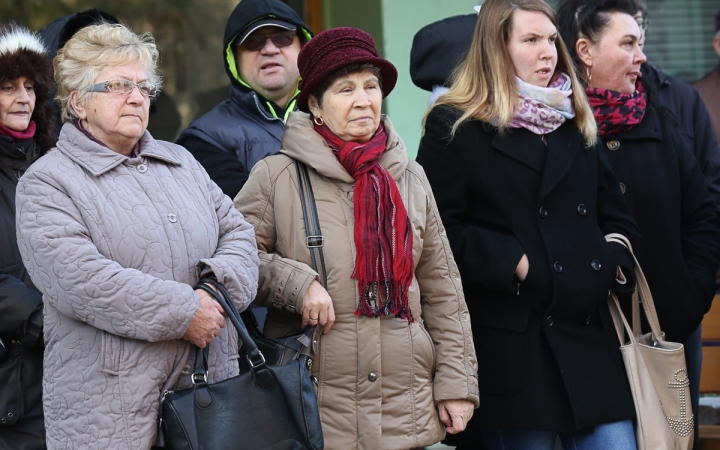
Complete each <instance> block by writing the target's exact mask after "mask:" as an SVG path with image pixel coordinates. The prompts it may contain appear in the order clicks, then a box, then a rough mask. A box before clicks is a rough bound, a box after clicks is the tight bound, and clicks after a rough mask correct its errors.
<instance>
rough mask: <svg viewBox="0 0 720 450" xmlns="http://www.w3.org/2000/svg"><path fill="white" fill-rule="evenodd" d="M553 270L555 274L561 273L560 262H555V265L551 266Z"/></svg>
mask: <svg viewBox="0 0 720 450" xmlns="http://www.w3.org/2000/svg"><path fill="white" fill-rule="evenodd" d="M553 269H555V272H557V273H560V272H562V264H560V261H555V264H553Z"/></svg>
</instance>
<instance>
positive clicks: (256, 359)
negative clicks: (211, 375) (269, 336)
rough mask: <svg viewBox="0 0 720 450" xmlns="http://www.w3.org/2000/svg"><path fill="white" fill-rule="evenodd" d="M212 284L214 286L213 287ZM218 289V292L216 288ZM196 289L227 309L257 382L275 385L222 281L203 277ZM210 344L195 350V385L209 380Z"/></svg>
mask: <svg viewBox="0 0 720 450" xmlns="http://www.w3.org/2000/svg"><path fill="white" fill-rule="evenodd" d="M211 286H212V287H211ZM213 287H214V288H215V289H217V292H216V291H215V289H213ZM195 288H196V289H202V290H203V291H205V292H207V293H208V294H210V296H212V297H213V298H214V299H215V301H217V302H218V303H219V304H220V306H222V308H223V309H224V310H225V314H227V316H228V318H229V319H230V323H232V325H233V326H234V327H235V330H236V331H237V334H238V338H239V339H240V341H241V342H242V345H243V347H245V348H246V349H247V359H248V362H249V363H250V368H251V369H252V371H253V372H254V373H255V377H254V379H255V384H256V385H257V386H258V387H259V388H261V389H270V388H271V387H272V386H274V385H275V377H274V376H273V374H272V372H271V371H270V370H269V368H268V366H267V364H266V363H265V357H264V356H263V354H262V352H261V351H260V349H259V348H258V346H257V344H255V341H253V340H252V338H251V337H250V333H248V331H247V328H245V324H244V323H243V321H242V320H241V319H240V313H239V312H238V309H237V307H236V306H235V302H233V300H232V297H231V296H230V293H229V292H228V291H227V289H225V286H223V285H222V284H221V283H219V282H218V281H217V280H215V279H213V278H203V279H202V280H200V282H199V283H198V284H197V286H195ZM209 348H210V346H209V345H208V346H205V348H204V349H202V348H200V347H196V351H195V368H194V371H193V375H192V378H191V380H192V383H193V384H194V385H198V384H207V381H208V363H207V356H208V351H209Z"/></svg>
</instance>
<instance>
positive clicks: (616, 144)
mask: <svg viewBox="0 0 720 450" xmlns="http://www.w3.org/2000/svg"><path fill="white" fill-rule="evenodd" d="M607 148H608V149H609V150H610V151H611V152H616V151H618V149H619V148H620V141H617V140H615V139H610V140H609V141H607Z"/></svg>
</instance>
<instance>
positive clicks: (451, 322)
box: [235, 113, 479, 450]
mask: <svg viewBox="0 0 720 450" xmlns="http://www.w3.org/2000/svg"><path fill="white" fill-rule="evenodd" d="M383 124H384V126H385V130H386V131H387V134H388V144H387V151H386V153H385V154H384V155H383V157H382V158H381V160H380V163H381V164H382V165H383V166H384V167H385V168H386V169H387V170H388V171H389V172H390V175H391V176H392V177H393V178H394V179H395V181H396V183H397V186H398V188H399V189H400V193H401V195H402V197H403V200H404V202H405V207H406V209H407V211H408V215H409V217H410V221H411V222H412V226H413V257H414V261H415V279H414V280H413V283H412V287H411V289H410V308H411V311H412V313H413V315H414V317H415V320H416V321H415V323H412V324H409V323H408V321H407V320H402V319H398V318H394V317H392V316H381V317H380V318H377V319H375V318H370V317H365V316H362V317H359V316H356V315H355V314H354V313H355V310H356V308H357V298H358V293H357V283H356V282H355V280H353V279H351V278H350V276H351V274H352V272H353V267H354V264H355V243H354V240H353V236H354V232H353V227H354V222H353V185H354V180H353V178H352V177H351V176H350V175H349V174H348V173H347V172H346V171H345V169H344V168H343V167H342V166H341V165H340V163H339V162H338V160H337V158H336V157H335V156H334V155H333V153H332V151H331V150H330V148H329V147H328V146H327V144H325V142H324V140H323V139H322V138H321V137H320V135H318V134H317V133H316V132H315V131H314V130H313V129H312V124H311V121H310V116H309V115H307V114H303V113H292V114H291V115H290V118H289V119H288V123H287V127H286V130H285V135H284V137H283V145H282V147H283V148H282V150H281V151H280V153H281V154H280V155H275V156H270V157H268V158H265V159H264V160H262V161H260V162H259V163H258V164H257V165H256V166H255V168H254V169H253V171H252V173H251V174H250V178H249V180H248V182H247V183H246V184H245V186H244V187H243V189H242V190H241V191H240V193H239V194H238V196H237V197H236V198H235V206H236V207H237V208H238V209H239V210H240V211H241V212H242V213H243V214H244V215H245V217H246V218H247V220H248V221H249V222H250V223H251V224H253V226H254V227H255V232H256V236H257V241H258V248H259V250H260V261H261V263H260V282H259V288H258V298H257V299H256V303H259V304H262V305H264V306H267V307H268V308H269V312H268V318H267V322H266V325H265V327H266V328H265V329H266V332H267V334H269V335H274V336H277V335H283V334H287V333H289V332H292V331H295V330H298V329H299V327H300V315H299V313H300V312H301V310H302V298H303V296H304V295H305V292H306V291H307V288H308V286H309V285H310V283H311V282H312V281H313V280H315V279H316V278H317V273H316V272H315V271H314V270H313V269H312V268H311V265H310V253H309V250H308V248H307V246H306V239H305V227H304V224H303V216H302V207H301V203H300V198H299V196H298V190H297V177H296V172H295V166H294V164H293V161H292V159H290V157H292V158H297V159H298V160H301V161H303V162H305V163H306V164H307V166H308V168H309V172H310V180H311V182H312V185H313V191H314V194H315V201H316V203H317V208H318V215H319V217H320V227H321V229H322V234H323V236H324V238H325V245H324V247H323V251H324V256H325V263H326V267H327V272H328V291H329V294H330V297H332V299H333V305H334V308H335V314H336V322H335V324H334V325H333V327H332V329H331V330H330V332H329V333H328V334H327V335H324V336H322V337H321V339H320V341H319V343H318V347H317V351H318V353H319V354H318V356H317V357H316V359H315V361H314V364H313V367H312V370H313V373H314V374H315V375H316V376H317V377H318V379H319V388H318V403H319V406H320V413H321V420H322V425H323V433H324V436H325V448H326V449H329V450H336V449H337V450H351V449H367V450H380V449H386V450H387V449H409V448H414V447H423V446H425V445H430V444H433V443H435V442H438V441H439V440H441V439H442V438H443V436H444V434H445V431H444V427H443V426H442V424H441V423H440V421H439V419H438V416H437V412H436V404H437V402H439V401H440V400H448V399H467V400H470V401H472V402H474V403H475V405H476V406H477V405H478V402H479V399H478V387H477V372H476V369H477V363H476V360H475V349H474V346H473V341H472V334H471V331H470V322H469V317H468V312H467V306H466V305H465V300H464V297H463V292H462V287H461V284H460V277H459V275H458V269H457V266H456V265H455V261H454V260H453V257H452V254H451V252H450V246H449V244H448V241H447V238H446V236H445V230H444V228H443V226H442V223H441V222H440V216H439V214H438V211H437V208H436V207H435V200H434V199H433V196H432V192H431V190H430V185H429V184H428V182H427V180H426V178H425V174H424V172H423V170H422V168H421V167H420V166H419V165H418V164H416V163H415V162H414V161H408V157H407V153H406V151H405V145H404V144H403V142H402V140H401V139H400V138H399V136H398V135H397V133H396V132H395V130H394V129H393V127H392V124H391V123H390V120H389V119H387V118H383Z"/></svg>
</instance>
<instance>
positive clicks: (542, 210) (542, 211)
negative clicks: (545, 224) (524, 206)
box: [538, 206, 548, 219]
mask: <svg viewBox="0 0 720 450" xmlns="http://www.w3.org/2000/svg"><path fill="white" fill-rule="evenodd" d="M538 214H540V217H542V218H543V219H544V218H546V217H547V216H548V212H547V208H546V207H544V206H541V207H540V209H539V210H538Z"/></svg>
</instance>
